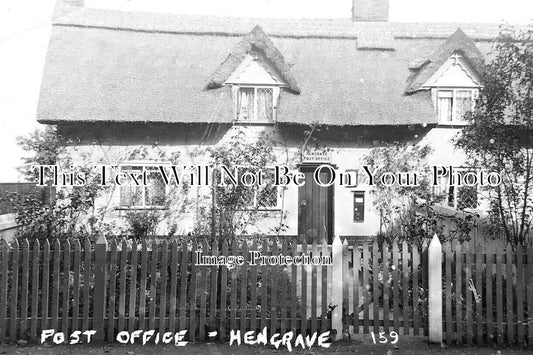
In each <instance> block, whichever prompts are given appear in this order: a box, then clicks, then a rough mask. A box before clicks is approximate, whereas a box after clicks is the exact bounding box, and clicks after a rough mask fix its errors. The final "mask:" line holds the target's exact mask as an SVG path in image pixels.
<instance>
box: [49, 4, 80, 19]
mask: <svg viewBox="0 0 533 355" xmlns="http://www.w3.org/2000/svg"><path fill="white" fill-rule="evenodd" d="M83 5H84V1H83V0H57V1H56V7H55V9H54V14H53V15H52V20H55V19H56V18H58V17H61V16H65V15H66V14H68V13H70V12H73V11H77V10H79V9H81V8H82V7H83Z"/></svg>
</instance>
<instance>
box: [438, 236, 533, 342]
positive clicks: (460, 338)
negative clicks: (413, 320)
mask: <svg viewBox="0 0 533 355" xmlns="http://www.w3.org/2000/svg"><path fill="white" fill-rule="evenodd" d="M443 252H444V258H443V266H442V269H443V270H444V271H443V279H444V280H443V290H444V291H443V295H444V297H443V298H444V304H443V314H444V317H443V318H444V319H443V327H444V339H445V341H446V342H447V343H450V344H454V343H455V344H468V345H473V344H477V345H485V344H496V343H497V344H507V345H526V344H529V346H532V345H533V248H525V247H517V248H516V249H515V250H514V249H513V248H512V246H511V245H507V246H506V247H505V248H498V249H496V248H484V247H483V246H482V245H478V246H477V247H476V248H471V247H470V246H469V245H466V247H462V246H461V245H460V244H453V245H451V244H449V243H446V244H444V245H443Z"/></svg>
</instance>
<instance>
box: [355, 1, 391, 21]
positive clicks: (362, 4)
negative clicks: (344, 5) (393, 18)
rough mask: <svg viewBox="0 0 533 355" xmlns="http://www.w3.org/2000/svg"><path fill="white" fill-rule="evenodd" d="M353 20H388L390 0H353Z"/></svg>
mask: <svg viewBox="0 0 533 355" xmlns="http://www.w3.org/2000/svg"><path fill="white" fill-rule="evenodd" d="M352 1H353V3H352V20H353V21H356V22H388V21H389V0H352Z"/></svg>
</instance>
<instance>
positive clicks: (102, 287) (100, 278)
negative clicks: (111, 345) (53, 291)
mask: <svg viewBox="0 0 533 355" xmlns="http://www.w3.org/2000/svg"><path fill="white" fill-rule="evenodd" d="M106 249H107V242H106V239H105V236H104V235H103V234H101V235H100V237H99V238H98V241H97V242H96V249H95V260H94V318H93V319H94V330H96V334H95V335H94V338H95V340H96V341H104V338H105V332H104V317H105V311H106V309H105V303H106V281H107V277H106V266H107V265H106ZM86 266H88V265H86Z"/></svg>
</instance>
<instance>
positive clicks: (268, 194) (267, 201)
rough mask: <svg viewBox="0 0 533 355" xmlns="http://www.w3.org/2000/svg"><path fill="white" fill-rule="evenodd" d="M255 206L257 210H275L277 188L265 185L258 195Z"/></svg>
mask: <svg viewBox="0 0 533 355" xmlns="http://www.w3.org/2000/svg"><path fill="white" fill-rule="evenodd" d="M257 204H258V207H259V208H276V207H277V206H278V188H277V186H272V185H266V186H265V187H263V189H262V190H261V191H260V192H259V193H258V197H257Z"/></svg>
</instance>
